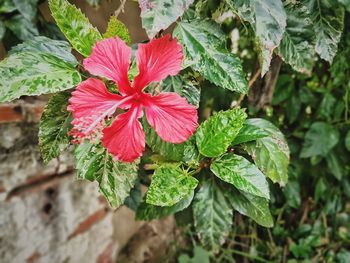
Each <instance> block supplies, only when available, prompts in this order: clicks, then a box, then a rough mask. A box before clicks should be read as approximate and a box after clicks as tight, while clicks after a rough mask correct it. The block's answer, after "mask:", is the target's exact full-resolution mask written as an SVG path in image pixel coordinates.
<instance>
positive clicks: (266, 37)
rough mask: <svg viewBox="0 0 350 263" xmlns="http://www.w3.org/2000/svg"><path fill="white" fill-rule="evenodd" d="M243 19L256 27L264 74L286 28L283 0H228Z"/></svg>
mask: <svg viewBox="0 0 350 263" xmlns="http://www.w3.org/2000/svg"><path fill="white" fill-rule="evenodd" d="M226 2H227V3H228V4H229V6H230V7H231V8H233V9H234V10H235V11H236V12H237V13H238V15H239V16H240V17H241V19H243V20H245V21H248V22H249V23H250V24H252V26H253V28H254V29H255V34H256V36H257V39H258V42H259V47H260V49H261V58H260V60H261V65H262V72H261V73H262V75H264V74H265V73H266V72H267V71H268V70H269V67H270V62H271V59H272V54H273V51H274V49H275V48H276V47H278V46H279V44H280V42H281V40H282V36H283V33H284V31H285V28H286V20H287V16H286V13H285V11H284V9H283V4H282V1H281V0H226Z"/></svg>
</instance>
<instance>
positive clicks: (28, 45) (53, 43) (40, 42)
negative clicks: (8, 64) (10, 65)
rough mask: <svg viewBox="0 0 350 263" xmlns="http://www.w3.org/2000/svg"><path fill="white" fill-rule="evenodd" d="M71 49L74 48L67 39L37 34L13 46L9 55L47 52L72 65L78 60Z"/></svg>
mask: <svg viewBox="0 0 350 263" xmlns="http://www.w3.org/2000/svg"><path fill="white" fill-rule="evenodd" d="M71 51H72V48H71V46H70V45H69V43H68V42H66V41H61V40H52V39H50V38H47V37H44V36H37V37H34V38H33V39H30V40H27V41H25V42H23V43H21V44H19V45H17V46H15V47H14V48H12V49H11V50H10V52H9V55H12V54H18V53H23V52H25V53H47V54H49V55H53V56H56V57H57V58H60V59H62V60H64V61H66V62H68V63H70V64H72V66H76V65H77V64H78V61H77V59H76V58H75V57H74V56H73V55H72V53H71Z"/></svg>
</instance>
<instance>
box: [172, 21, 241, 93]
mask: <svg viewBox="0 0 350 263" xmlns="http://www.w3.org/2000/svg"><path fill="white" fill-rule="evenodd" d="M174 35H175V36H176V37H177V38H178V39H179V41H180V42H181V43H182V44H183V45H184V46H185V53H186V57H187V58H190V60H192V63H191V67H192V68H193V69H194V70H197V71H199V72H200V73H201V74H202V75H203V76H204V77H205V78H206V79H207V80H209V81H210V82H212V83H214V84H215V85H217V86H220V87H222V88H225V89H229V90H233V91H237V92H240V93H247V91H248V83H247V80H246V79H245V75H244V72H243V69H242V65H241V62H240V60H239V58H238V57H237V56H236V55H234V54H233V53H231V52H229V51H227V50H226V48H225V45H224V44H225V39H226V37H225V35H224V34H223V33H222V32H221V30H220V28H219V27H218V26H217V25H215V24H213V22H210V21H208V20H193V21H191V22H185V21H182V22H181V23H179V24H178V26H177V27H176V29H175V31H174Z"/></svg>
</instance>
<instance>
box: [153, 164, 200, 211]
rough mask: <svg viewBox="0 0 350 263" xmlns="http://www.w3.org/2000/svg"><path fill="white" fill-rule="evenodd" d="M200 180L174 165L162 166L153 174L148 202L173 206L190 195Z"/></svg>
mask: <svg viewBox="0 0 350 263" xmlns="http://www.w3.org/2000/svg"><path fill="white" fill-rule="evenodd" d="M197 184H198V181H197V179H196V178H194V177H192V176H189V175H187V174H186V172H185V171H183V170H181V169H180V168H178V167H174V166H161V167H159V168H157V169H156V170H155V172H154V174H153V176H152V182H151V185H150V186H149V188H148V192H147V198H146V202H147V203H148V204H151V205H156V206H172V205H175V204H176V203H178V202H179V201H180V200H182V199H183V198H185V197H186V196H189V195H190V193H191V192H192V191H193V190H194V189H195V188H196V186H197Z"/></svg>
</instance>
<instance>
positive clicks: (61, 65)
mask: <svg viewBox="0 0 350 263" xmlns="http://www.w3.org/2000/svg"><path fill="white" fill-rule="evenodd" d="M0 75H1V77H2V81H1V83H0V102H5V101H11V100H14V99H17V98H19V97H20V96H23V95H29V96H33V95H41V94H47V93H55V92H58V91H63V90H67V89H70V88H72V87H74V86H75V85H76V84H78V83H79V82H80V81H81V77H80V74H79V72H78V71H76V70H75V68H74V66H72V65H71V64H70V63H67V62H65V61H63V60H61V59H60V58H58V57H56V56H54V55H51V54H48V53H27V52H24V53H20V54H13V55H11V56H9V57H8V58H6V59H4V60H3V61H1V63H0Z"/></svg>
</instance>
